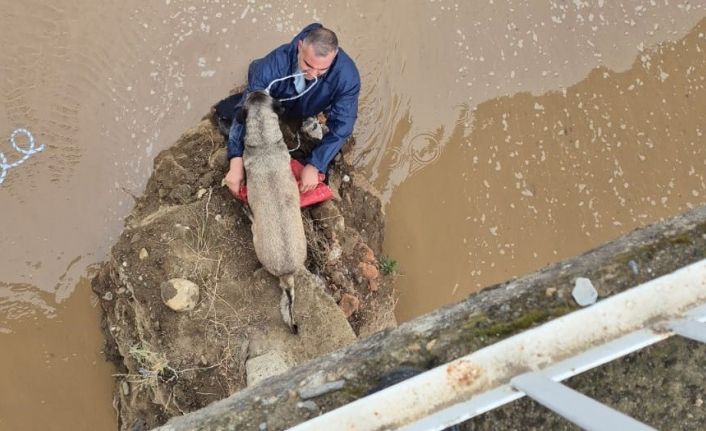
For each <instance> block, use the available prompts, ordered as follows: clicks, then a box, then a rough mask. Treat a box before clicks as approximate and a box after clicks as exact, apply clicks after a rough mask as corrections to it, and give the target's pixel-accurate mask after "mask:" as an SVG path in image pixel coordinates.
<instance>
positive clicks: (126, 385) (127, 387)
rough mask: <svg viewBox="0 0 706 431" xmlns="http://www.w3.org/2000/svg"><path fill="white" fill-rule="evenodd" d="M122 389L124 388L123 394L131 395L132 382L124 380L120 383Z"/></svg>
mask: <svg viewBox="0 0 706 431" xmlns="http://www.w3.org/2000/svg"><path fill="white" fill-rule="evenodd" d="M120 389H122V391H123V395H125V396H128V395H130V384H129V383H128V382H126V381H125V380H123V381H122V382H121V383H120Z"/></svg>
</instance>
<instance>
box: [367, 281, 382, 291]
mask: <svg viewBox="0 0 706 431" xmlns="http://www.w3.org/2000/svg"><path fill="white" fill-rule="evenodd" d="M379 288H380V285H379V284H378V282H377V281H375V280H368V290H369V291H371V292H377V291H378V289H379Z"/></svg>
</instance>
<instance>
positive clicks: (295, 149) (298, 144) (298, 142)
mask: <svg viewBox="0 0 706 431" xmlns="http://www.w3.org/2000/svg"><path fill="white" fill-rule="evenodd" d="M301 146H302V141H301V140H300V139H299V130H297V148H292V149H291V150H289V152H290V153H291V152H293V151H297V150H298V149H299V147H301Z"/></svg>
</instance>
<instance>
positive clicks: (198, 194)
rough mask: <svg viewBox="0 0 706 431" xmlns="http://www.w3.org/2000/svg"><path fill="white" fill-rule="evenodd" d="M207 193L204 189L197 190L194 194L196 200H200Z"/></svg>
mask: <svg viewBox="0 0 706 431" xmlns="http://www.w3.org/2000/svg"><path fill="white" fill-rule="evenodd" d="M207 191H208V190H206V189H199V191H198V192H196V199H201V198H202V197H203V195H205V194H206V192H207Z"/></svg>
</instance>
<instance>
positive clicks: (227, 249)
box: [93, 119, 395, 430]
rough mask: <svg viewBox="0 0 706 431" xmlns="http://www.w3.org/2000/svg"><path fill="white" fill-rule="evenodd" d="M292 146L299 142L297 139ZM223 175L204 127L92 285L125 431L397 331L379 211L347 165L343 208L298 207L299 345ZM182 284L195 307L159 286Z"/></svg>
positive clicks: (171, 159)
mask: <svg viewBox="0 0 706 431" xmlns="http://www.w3.org/2000/svg"><path fill="white" fill-rule="evenodd" d="M285 138H286V139H287V140H288V145H290V146H291V147H295V146H296V145H297V143H296V135H295V134H293V133H292V132H291V131H289V132H288V133H285ZM292 139H295V140H294V141H292ZM306 145H311V142H305V143H304V145H303V147H306ZM347 145H348V146H350V145H351V142H349V143H348V144H347ZM345 153H346V150H345V149H344V154H345ZM226 168H227V160H226V153H225V148H224V140H223V137H222V135H220V133H219V132H218V129H217V127H216V126H215V125H214V124H213V123H212V121H210V120H209V119H205V120H203V121H202V122H201V123H200V124H198V126H197V127H195V128H193V129H191V130H189V131H187V132H186V133H184V135H183V136H181V137H180V138H179V140H178V141H177V143H176V144H175V145H174V146H173V147H172V148H170V149H168V150H165V151H163V152H162V153H160V154H159V155H158V156H157V158H156V159H155V163H154V173H153V175H152V177H151V178H150V180H149V182H148V184H147V187H146V191H145V193H144V195H143V196H142V197H140V198H138V199H137V201H136V204H135V208H134V209H133V211H132V213H131V214H130V216H129V217H128V219H127V221H126V227H125V230H124V232H123V234H122V235H121V237H120V239H119V240H118V243H117V244H116V245H115V246H114V247H113V249H112V251H111V254H110V258H109V260H108V261H107V262H106V263H105V264H104V265H103V267H102V269H101V271H100V273H99V275H98V276H97V277H96V278H95V279H94V281H93V289H94V291H95V292H96V294H97V295H98V296H99V297H100V303H101V307H102V309H103V311H104V318H103V326H104V328H103V329H104V332H105V335H106V349H105V351H106V353H107V355H108V357H109V359H111V360H112V361H114V362H115V363H116V365H117V366H118V368H119V369H120V370H121V372H120V375H119V376H118V377H117V384H116V391H115V402H114V405H115V408H116V410H117V413H118V416H119V423H120V429H123V430H128V429H130V430H132V429H146V428H151V427H154V426H157V425H160V424H162V423H164V422H165V421H166V420H167V419H168V418H169V417H172V416H175V415H180V414H183V413H186V412H189V411H193V410H196V409H199V408H201V407H204V406H206V405H207V404H209V403H211V402H213V401H216V400H219V399H221V398H224V397H227V396H228V395H230V394H233V393H234V392H237V391H239V390H240V389H242V388H244V387H246V385H248V384H251V385H252V384H256V383H257V382H258V381H260V380H262V379H264V378H266V377H268V376H271V375H274V374H278V373H280V372H283V371H285V370H287V369H288V368H291V367H293V366H296V365H299V364H302V363H304V362H306V361H308V360H310V359H312V358H315V357H317V356H320V355H322V354H325V353H328V352H330V351H333V350H336V349H338V348H340V347H343V346H345V345H347V344H350V343H352V342H353V341H354V340H355V339H356V334H357V335H358V336H362V335H367V334H370V333H372V332H376V331H378V330H380V329H384V328H388V327H391V326H394V325H395V322H394V315H393V306H394V299H393V294H392V290H391V283H390V282H389V281H390V280H388V278H387V277H386V276H384V275H382V274H380V273H379V271H378V266H377V265H378V262H377V259H376V256H379V255H380V252H381V245H382V232H383V224H382V220H383V214H382V205H381V202H380V199H379V198H378V196H377V194H376V193H375V191H374V190H373V188H372V187H371V186H370V185H369V184H368V183H367V181H365V180H364V179H363V178H360V177H358V176H356V175H355V174H354V173H353V172H352V167H351V164H350V163H349V161H348V160H347V157H346V156H345V155H344V156H339V157H338V158H337V160H336V162H335V163H334V166H333V168H332V169H331V172H330V178H329V183H330V186H331V187H332V189H333V190H334V194H335V196H336V198H335V199H334V200H333V201H329V202H327V203H324V204H321V205H318V206H315V207H310V208H306V209H304V210H303V218H304V224H305V228H306V233H307V242H308V256H309V257H308V259H307V269H308V270H309V272H302V273H300V274H297V275H296V286H297V302H296V303H295V307H296V308H295V312H296V315H297V323H298V325H299V334H297V335H293V334H291V333H290V332H289V330H288V328H287V326H286V325H285V323H284V322H283V321H282V318H281V316H280V313H279V298H280V288H279V287H278V282H277V280H275V279H274V278H273V277H272V276H270V275H269V274H267V273H266V272H265V271H264V270H262V269H259V268H260V265H259V263H258V261H257V258H256V256H255V252H254V249H253V244H252V236H251V233H250V222H249V220H248V218H247V216H246V214H245V212H244V211H243V206H242V204H241V203H239V202H237V201H235V200H234V199H233V198H232V197H231V195H230V193H229V191H228V190H227V188H226V187H224V186H222V185H221V182H222V179H223V177H224V175H225V172H226ZM175 278H179V279H186V280H189V281H191V282H193V283H195V284H196V285H197V286H198V287H199V296H198V298H199V299H198V302H197V303H196V306H195V307H194V308H193V309H192V310H190V311H182V312H176V311H173V310H172V309H170V308H168V307H167V306H166V305H165V303H164V302H163V299H162V295H163V293H162V290H163V289H164V286H165V285H167V284H166V283H165V282H167V281H169V280H172V279H175ZM169 289H171V290H170V294H173V293H174V291H173V289H172V288H169ZM169 289H168V290H169Z"/></svg>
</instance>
